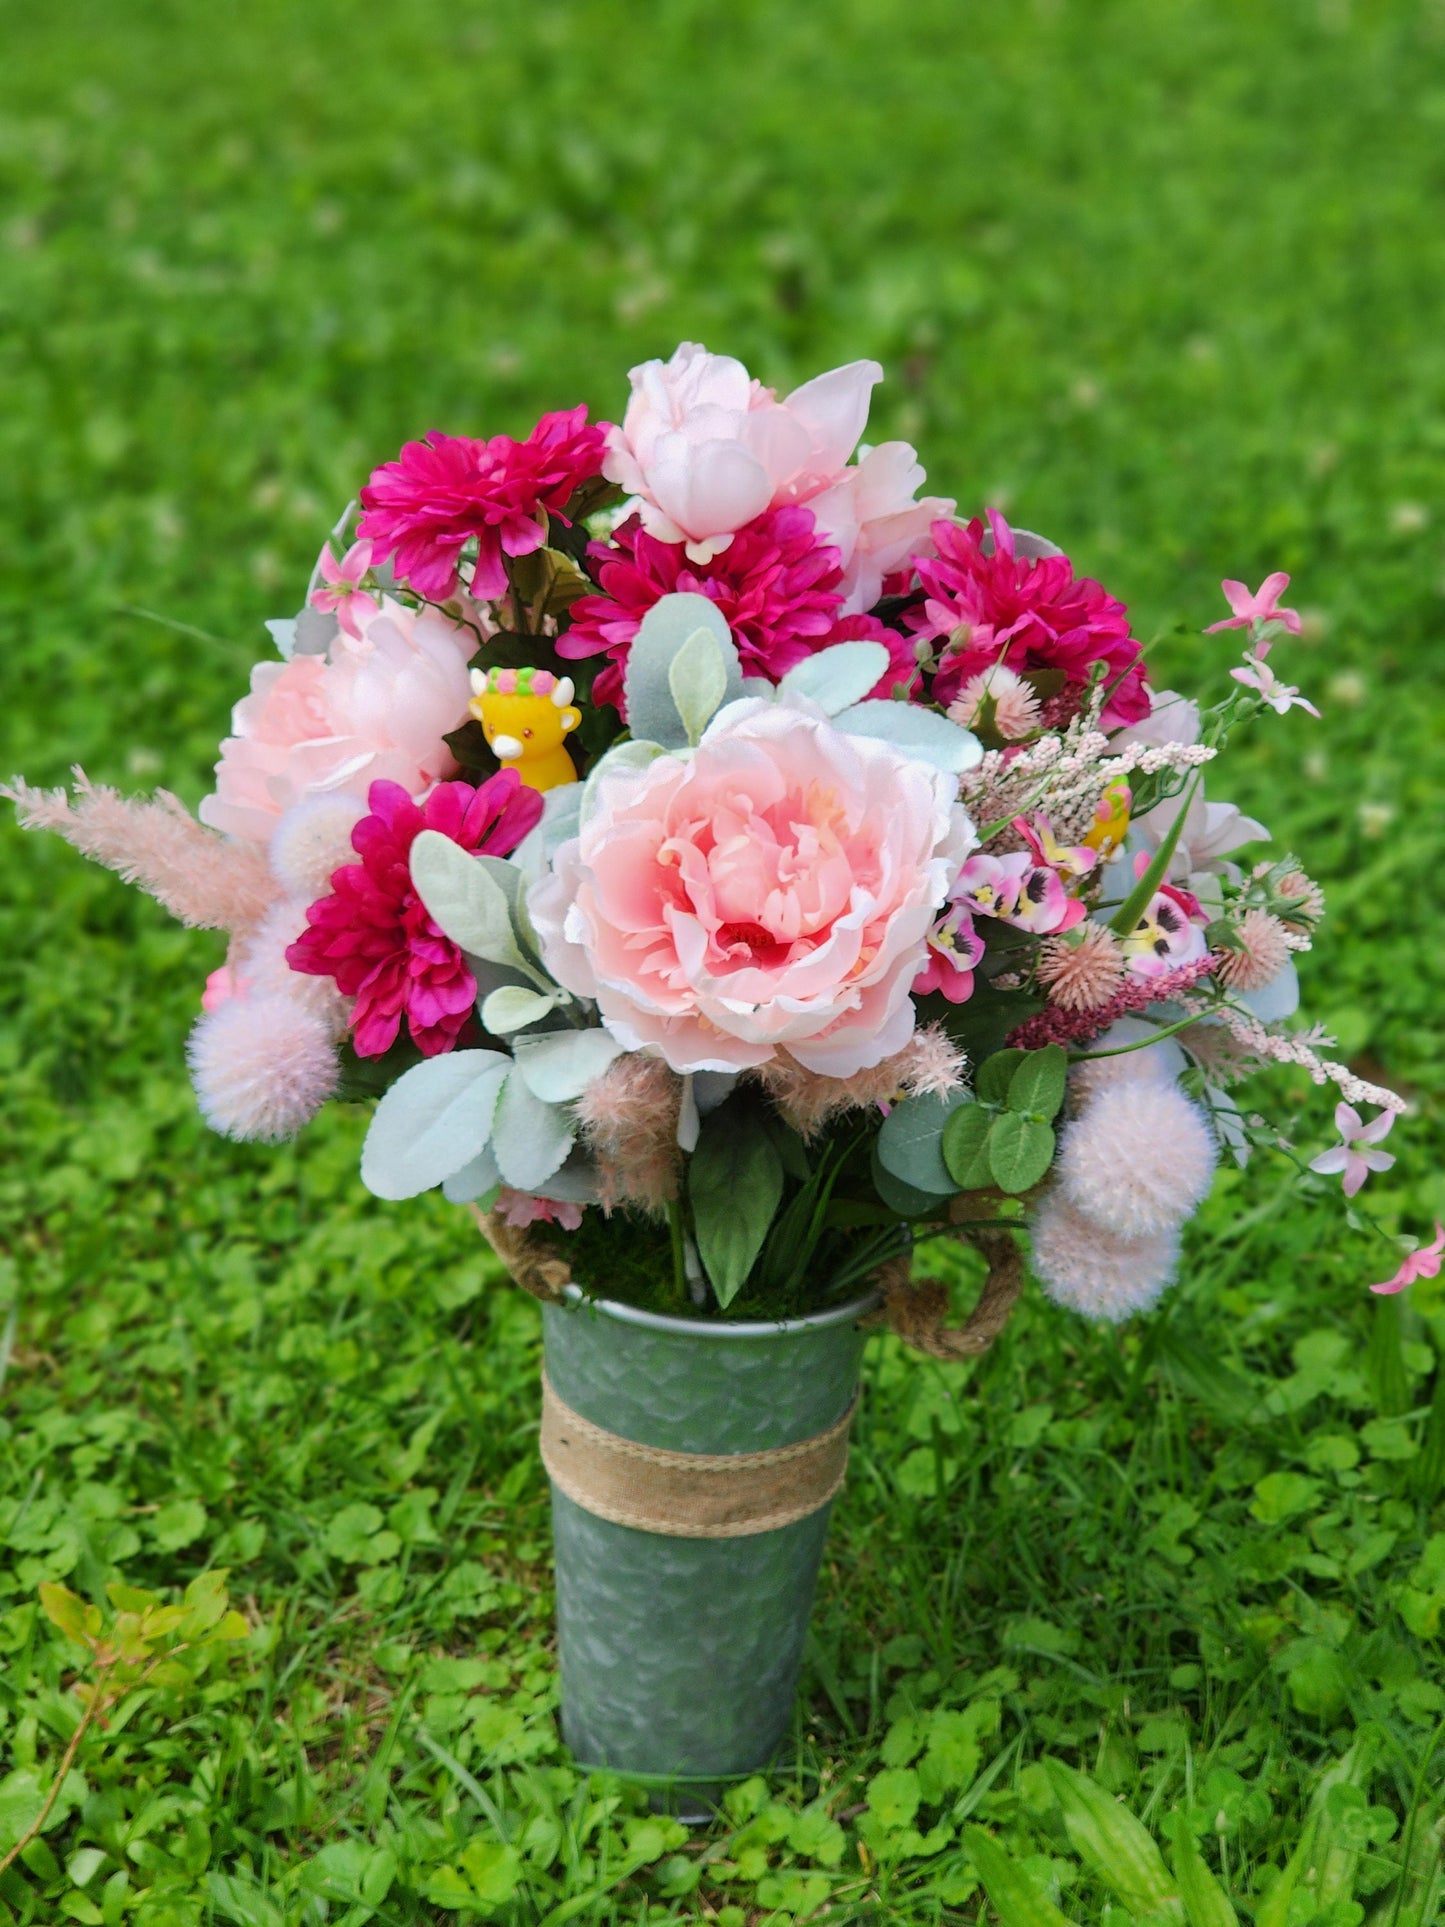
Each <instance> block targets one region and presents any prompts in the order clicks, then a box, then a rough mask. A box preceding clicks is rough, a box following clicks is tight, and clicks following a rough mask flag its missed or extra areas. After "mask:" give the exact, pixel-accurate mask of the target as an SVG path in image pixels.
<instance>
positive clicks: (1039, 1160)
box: [988, 1111, 1054, 1195]
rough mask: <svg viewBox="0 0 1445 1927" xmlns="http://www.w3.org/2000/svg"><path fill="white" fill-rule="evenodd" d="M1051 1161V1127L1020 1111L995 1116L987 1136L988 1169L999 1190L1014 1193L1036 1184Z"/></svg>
mask: <svg viewBox="0 0 1445 1927" xmlns="http://www.w3.org/2000/svg"><path fill="white" fill-rule="evenodd" d="M1053 1161H1054V1127H1053V1125H1052V1124H1041V1123H1040V1122H1039V1120H1038V1119H1037V1118H1035V1117H1025V1116H1024V1115H1023V1113H1022V1112H1021V1111H1005V1112H1004V1113H1003V1115H1002V1116H1001V1117H996V1118H995V1119H994V1122H993V1129H992V1130H991V1131H990V1132H989V1137H988V1162H989V1169H990V1170H991V1171H992V1172H993V1181H994V1183H995V1184H996V1185H997V1186H998V1188H999V1190H1000V1191H1007V1192H1009V1193H1010V1194H1011V1195H1017V1193H1019V1192H1020V1191H1027V1190H1029V1189H1030V1187H1031V1186H1033V1185H1035V1184H1037V1183H1038V1181H1039V1179H1040V1178H1041V1177H1042V1176H1043V1175H1044V1173H1045V1172H1046V1171H1047V1170H1048V1168H1049V1166H1050V1165H1051V1164H1052V1163H1053Z"/></svg>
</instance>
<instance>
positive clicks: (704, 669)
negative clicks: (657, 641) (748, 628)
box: [667, 629, 728, 748]
mask: <svg viewBox="0 0 1445 1927" xmlns="http://www.w3.org/2000/svg"><path fill="white" fill-rule="evenodd" d="M667 687H668V692H669V694H670V695H671V697H672V700H673V703H674V705H675V707H676V709H677V713H678V715H679V716H680V717H681V719H682V726H683V728H684V730H686V732H687V740H688V743H689V744H690V745H691V746H692V747H693V748H696V746H697V744H698V742H699V741H700V740H701V737H702V732H703V731H704V730H705V729H706V728H707V726H708V724H709V723H710V722H711V721H712V718H713V716H714V715H715V714H716V712H717V710H718V708H719V706H720V705H721V703H722V700H723V698H724V697H725V696H726V695H727V689H728V660H727V657H726V656H725V655H724V654H723V651H722V645H721V643H719V641H718V639H717V637H716V636H715V635H713V633H712V631H711V630H710V629H694V630H693V632H692V634H691V635H690V636H689V637H688V639H687V641H686V642H685V643H684V644H683V645H682V647H681V649H679V650H678V652H677V654H676V655H675V656H674V657H673V659H672V661H671V663H670V664H669V666H668V671H667Z"/></svg>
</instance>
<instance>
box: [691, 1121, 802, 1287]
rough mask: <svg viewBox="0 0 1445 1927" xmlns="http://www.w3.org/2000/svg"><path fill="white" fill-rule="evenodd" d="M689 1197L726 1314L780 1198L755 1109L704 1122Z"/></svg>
mask: <svg viewBox="0 0 1445 1927" xmlns="http://www.w3.org/2000/svg"><path fill="white" fill-rule="evenodd" d="M687 1195H688V1201H689V1203H690V1204H691V1205H692V1219H693V1226H694V1229H695V1232H696V1236H697V1249H698V1255H699V1257H700V1258H701V1259H702V1262H703V1266H704V1268H705V1270H706V1271H707V1275H708V1278H709V1280H710V1281H711V1284H712V1288H713V1290H714V1292H715V1293H716V1294H717V1301H718V1303H719V1304H720V1305H721V1306H723V1307H724V1308H726V1307H727V1306H728V1305H730V1304H731V1303H732V1301H733V1299H734V1298H736V1297H737V1295H738V1293H739V1292H740V1291H741V1290H742V1288H743V1286H744V1285H745V1284H746V1283H747V1277H748V1273H749V1272H750V1271H751V1270H752V1268H753V1265H754V1262H755V1261H756V1259H757V1255H758V1253H759V1252H760V1251H761V1250H762V1248H763V1240H764V1239H765V1238H766V1237H767V1235H768V1227H769V1225H770V1224H771V1223H772V1221H773V1213H774V1212H775V1211H776V1210H777V1208H778V1202H779V1200H780V1199H781V1197H782V1195H783V1161H782V1159H781V1158H780V1157H779V1155H778V1150H777V1146H776V1145H775V1144H774V1143H773V1140H772V1138H771V1136H770V1135H769V1133H768V1129H767V1126H766V1124H765V1123H764V1121H763V1118H762V1116H761V1114H760V1112H759V1111H758V1110H757V1109H756V1108H755V1107H754V1106H753V1105H751V1104H737V1103H732V1104H725V1105H723V1106H722V1107H721V1108H720V1109H719V1110H716V1111H714V1112H713V1113H712V1115H711V1116H710V1117H708V1118H705V1119H704V1120H703V1123H702V1128H701V1131H700V1133H699V1136H698V1141H697V1149H696V1150H695V1151H694V1152H693V1154H692V1157H691V1158H690V1159H689V1161H688V1167H687Z"/></svg>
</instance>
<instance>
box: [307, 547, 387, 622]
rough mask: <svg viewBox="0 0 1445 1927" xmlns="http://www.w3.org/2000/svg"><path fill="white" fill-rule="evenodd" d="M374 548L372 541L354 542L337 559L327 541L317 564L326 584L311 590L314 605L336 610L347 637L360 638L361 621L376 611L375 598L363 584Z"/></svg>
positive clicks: (337, 618) (337, 617) (322, 579)
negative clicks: (338, 559) (323, 586)
mask: <svg viewBox="0 0 1445 1927" xmlns="http://www.w3.org/2000/svg"><path fill="white" fill-rule="evenodd" d="M371 549H372V545H371V543H370V542H366V541H362V542H353V543H352V545H351V547H350V548H349V549H348V550H347V551H346V553H345V555H343V556H342V558H341V560H340V561H339V562H338V561H337V559H336V557H335V555H334V553H333V552H332V548H331V544H330V543H329V542H328V543H327V544H326V546H325V548H324V549H323V550H322V551H321V556H320V559H319V561H318V562H317V565H316V566H317V568H318V569H319V570H320V571H321V581H322V582H323V583H325V585H326V586H325V588H322V587H320V586H319V585H318V586H317V587H316V588H314V589H313V590H312V591H311V606H312V608H313V609H329V610H333V611H334V612H335V615H336V620H337V621H338V622H339V623H340V624H341V626H342V628H343V629H344V630H345V631H346V633H347V635H348V636H357V637H359V636H360V635H361V628H360V623H361V622H362V621H363V620H365V619H366V618H368V617H370V616H374V615H375V614H376V608H377V605H376V597H375V596H372V595H368V594H367V592H366V591H365V589H363V588H362V586H361V584H362V582H363V580H364V579H365V577H366V572H367V570H368V569H369V568H370V567H371Z"/></svg>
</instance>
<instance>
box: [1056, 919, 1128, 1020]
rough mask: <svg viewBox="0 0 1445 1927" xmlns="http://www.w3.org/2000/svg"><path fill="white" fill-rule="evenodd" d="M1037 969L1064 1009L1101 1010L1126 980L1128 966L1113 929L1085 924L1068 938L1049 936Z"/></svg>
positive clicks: (1095, 924) (1094, 924)
mask: <svg viewBox="0 0 1445 1927" xmlns="http://www.w3.org/2000/svg"><path fill="white" fill-rule="evenodd" d="M1036 968H1037V974H1038V979H1039V982H1040V983H1041V984H1046V985H1047V986H1048V991H1049V998H1050V1001H1051V1002H1053V1003H1055V1004H1057V1005H1058V1006H1059V1008H1060V1009H1061V1010H1100V1009H1102V1008H1103V1006H1104V1005H1105V1004H1107V1003H1108V1001H1109V999H1110V998H1111V997H1112V996H1113V995H1114V993H1115V992H1116V991H1117V990H1118V988H1119V986H1120V985H1121V984H1122V983H1123V981H1124V975H1125V971H1126V969H1127V965H1126V964H1125V962H1124V953H1123V952H1122V951H1121V950H1120V948H1119V939H1118V938H1117V937H1116V936H1115V935H1114V933H1113V931H1112V930H1107V929H1105V928H1104V926H1103V925H1102V924H1098V923H1086V924H1082V925H1081V926H1080V927H1079V929H1078V930H1077V931H1071V932H1070V933H1069V935H1068V936H1066V937H1048V938H1046V939H1045V941H1044V943H1043V944H1042V945H1041V946H1040V948H1039V956H1038V964H1037V966H1036Z"/></svg>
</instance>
